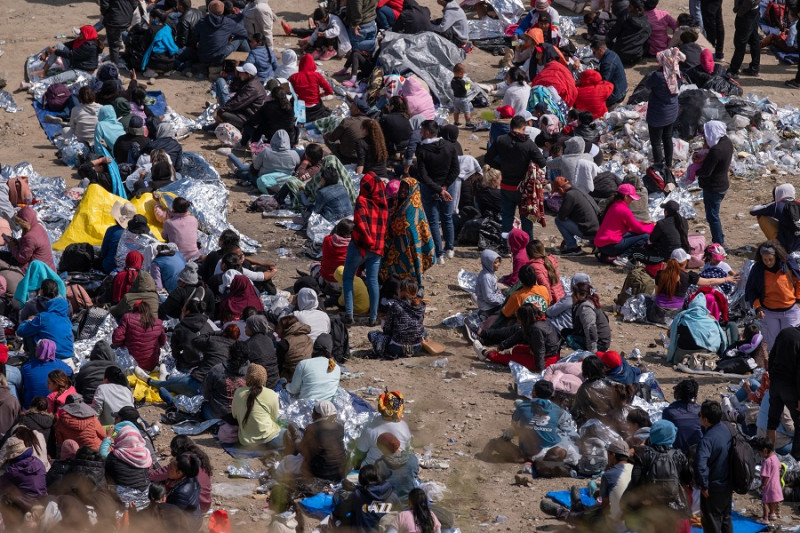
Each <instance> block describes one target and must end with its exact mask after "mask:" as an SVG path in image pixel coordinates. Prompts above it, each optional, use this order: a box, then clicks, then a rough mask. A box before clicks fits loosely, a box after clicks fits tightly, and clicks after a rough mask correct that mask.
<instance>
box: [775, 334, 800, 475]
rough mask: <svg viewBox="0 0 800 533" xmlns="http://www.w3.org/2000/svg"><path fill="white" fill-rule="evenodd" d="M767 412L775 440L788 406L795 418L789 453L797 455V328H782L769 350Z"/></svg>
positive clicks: (799, 382)
mask: <svg viewBox="0 0 800 533" xmlns="http://www.w3.org/2000/svg"><path fill="white" fill-rule="evenodd" d="M768 361H769V362H768V365H769V368H768V370H769V378H770V385H769V414H768V418H767V438H768V439H770V440H771V441H772V442H775V438H776V435H775V430H777V429H778V425H779V424H780V422H781V414H782V413H783V408H784V407H788V408H789V413H791V415H792V420H793V421H794V440H793V441H792V451H791V454H792V457H794V458H795V459H800V394H798V392H799V391H800V366H798V361H800V329H798V328H796V327H794V328H793V327H788V328H784V329H783V330H781V332H780V333H779V334H778V337H777V338H776V339H775V344H774V345H773V346H772V351H770V353H769V360H768Z"/></svg>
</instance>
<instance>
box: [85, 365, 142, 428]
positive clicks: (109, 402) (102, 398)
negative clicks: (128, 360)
mask: <svg viewBox="0 0 800 533" xmlns="http://www.w3.org/2000/svg"><path fill="white" fill-rule="evenodd" d="M91 405H92V407H93V408H94V410H95V411H96V412H97V416H98V418H99V419H100V423H101V424H102V425H104V426H109V425H111V424H113V423H114V414H115V413H118V412H119V411H120V410H121V409H122V408H123V407H126V406H127V407H134V405H133V394H131V388H130V386H129V385H128V379H127V378H126V377H125V374H124V373H123V372H122V369H121V368H119V367H118V366H109V367H108V368H106V371H105V374H104V375H103V384H102V385H100V386H99V387H97V390H96V392H95V394H94V398H93V399H92V404H91ZM101 438H102V437H101Z"/></svg>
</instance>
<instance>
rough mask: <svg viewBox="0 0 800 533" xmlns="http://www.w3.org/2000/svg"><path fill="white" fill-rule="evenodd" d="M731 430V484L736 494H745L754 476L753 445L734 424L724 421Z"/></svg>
mask: <svg viewBox="0 0 800 533" xmlns="http://www.w3.org/2000/svg"><path fill="white" fill-rule="evenodd" d="M725 424H726V425H727V426H728V430H729V431H730V432H731V449H730V452H729V454H730V457H728V460H729V461H730V469H731V486H732V487H733V490H734V492H736V493H737V494H747V492H748V491H749V490H750V485H752V483H753V480H754V479H755V477H756V457H755V453H754V452H753V447H752V446H750V443H749V442H748V441H747V439H745V438H744V435H742V433H741V432H740V431H739V430H738V429H737V428H736V426H734V425H733V424H730V423H728V422H725Z"/></svg>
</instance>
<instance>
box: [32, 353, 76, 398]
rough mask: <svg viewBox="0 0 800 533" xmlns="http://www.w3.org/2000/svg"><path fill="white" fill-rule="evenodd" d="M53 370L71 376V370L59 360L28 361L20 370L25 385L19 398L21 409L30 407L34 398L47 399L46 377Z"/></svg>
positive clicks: (48, 391)
mask: <svg viewBox="0 0 800 533" xmlns="http://www.w3.org/2000/svg"><path fill="white" fill-rule="evenodd" d="M53 370H63V371H64V373H65V374H66V375H68V376H72V369H71V368H70V367H69V366H68V365H67V364H66V363H65V362H64V361H61V360H59V359H56V360H55V361H40V360H38V359H29V360H28V361H27V362H26V363H25V364H24V365H22V367H21V368H20V373H21V374H22V382H23V383H24V384H25V388H24V391H25V394H24V396H23V397H22V398H21V400H22V401H21V403H22V407H23V408H24V409H27V408H29V407H30V406H31V401H32V400H33V399H34V398H35V397H36V396H44V397H47V395H48V394H50V389H48V388H47V375H48V374H49V373H50V372H52V371H53Z"/></svg>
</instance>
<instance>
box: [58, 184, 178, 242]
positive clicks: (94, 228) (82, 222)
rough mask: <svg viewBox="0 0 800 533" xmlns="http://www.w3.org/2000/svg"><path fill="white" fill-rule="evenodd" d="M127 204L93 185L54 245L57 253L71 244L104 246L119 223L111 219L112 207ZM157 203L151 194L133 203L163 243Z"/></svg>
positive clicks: (154, 234)
mask: <svg viewBox="0 0 800 533" xmlns="http://www.w3.org/2000/svg"><path fill="white" fill-rule="evenodd" d="M118 201H125V200H124V199H122V198H120V197H119V196H116V195H114V194H111V193H110V192H108V191H107V190H105V189H104V188H103V187H101V186H100V185H97V184H96V183H93V184H91V185H89V187H88V188H87V189H86V193H85V194H84V195H83V198H82V199H81V203H79V204H78V208H77V209H76V210H75V215H74V216H73V217H72V222H70V224H69V226H67V229H66V230H65V231H64V234H63V235H62V236H61V238H60V239H58V240H57V241H56V242H55V244H53V249H54V250H59V251H60V250H64V249H65V248H66V247H67V246H69V245H70V244H73V243H76V242H88V243H89V244H91V245H92V246H100V245H101V244H103V236H104V235H105V234H106V230H107V229H108V228H110V227H111V226H113V225H114V224H115V223H116V222H114V219H113V218H112V217H111V206H113V205H114V202H118ZM155 202H156V200H155V199H154V198H153V195H152V194H150V193H145V194H143V195H142V196H141V197H139V198H137V199H134V200H131V203H132V204H133V205H134V206H136V211H137V212H138V213H139V214H141V215H144V216H145V218H147V222H148V223H149V225H150V231H151V232H152V233H153V236H155V238H156V239H158V240H160V241H163V240H164V239H163V238H162V237H161V228H162V224H161V222H159V221H158V220H157V219H156V217H155V214H154V212H153V209H154V207H155Z"/></svg>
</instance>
